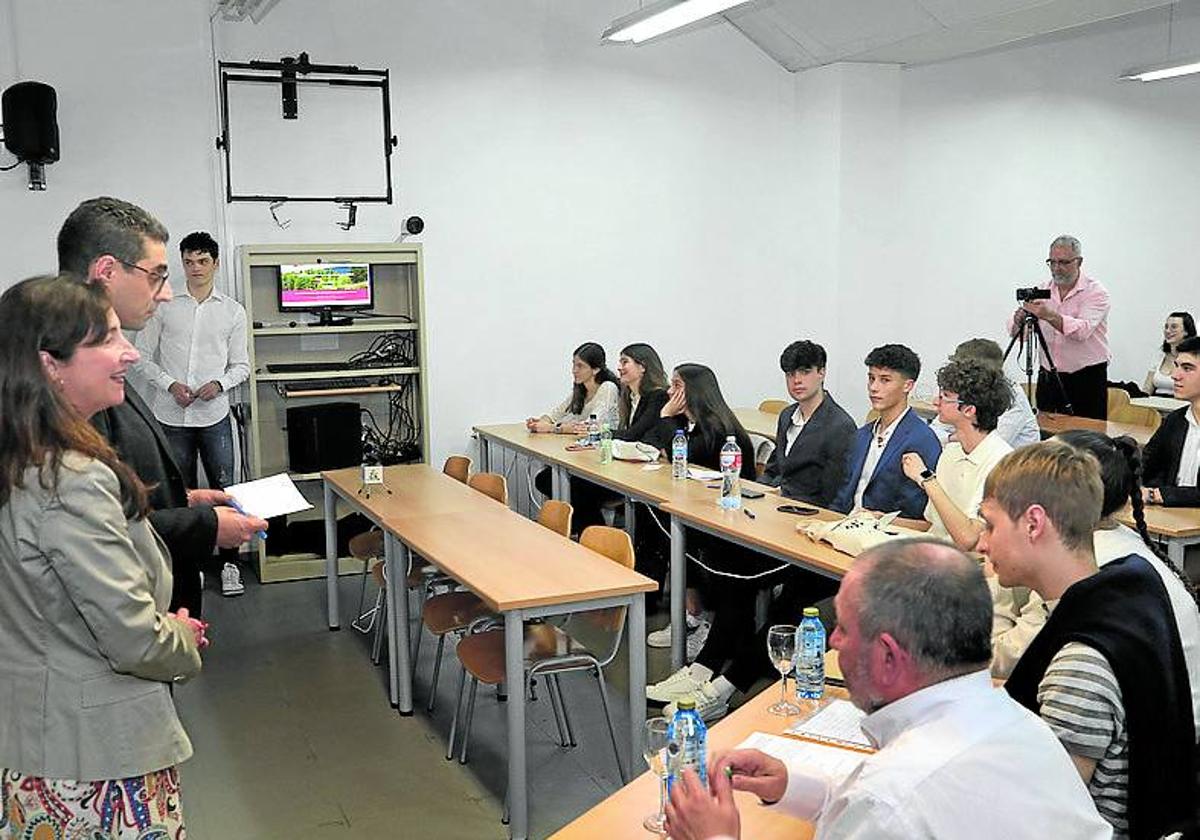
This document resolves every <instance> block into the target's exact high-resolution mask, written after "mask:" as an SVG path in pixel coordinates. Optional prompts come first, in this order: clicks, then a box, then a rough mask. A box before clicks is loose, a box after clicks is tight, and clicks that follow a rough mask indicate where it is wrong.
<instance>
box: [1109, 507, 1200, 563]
mask: <svg viewBox="0 0 1200 840" xmlns="http://www.w3.org/2000/svg"><path fill="white" fill-rule="evenodd" d="M1145 511H1146V530H1147V531H1149V532H1150V534H1151V536H1154V537H1158V538H1159V540H1161V541H1162V542H1164V543H1166V546H1167V558H1168V559H1169V560H1170V561H1171V562H1172V563H1174V564H1175V566H1176V567H1177V568H1179V569H1182V568H1183V559H1184V556H1185V554H1186V553H1187V547H1188V546H1189V545H1196V544H1197V543H1200V508H1169V507H1162V506H1160V505H1146V508H1145ZM1117 520H1118V521H1119V522H1121V523H1122V524H1124V525H1128V526H1129V527H1130V528H1134V529H1135V530H1136V526H1135V525H1134V522H1133V512H1132V511H1131V510H1130V509H1129V508H1128V507H1126V508H1125V509H1124V510H1123V511H1121V512H1120V513H1118V514H1117Z"/></svg>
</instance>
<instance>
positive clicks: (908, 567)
mask: <svg viewBox="0 0 1200 840" xmlns="http://www.w3.org/2000/svg"><path fill="white" fill-rule="evenodd" d="M836 603H837V612H838V625H837V629H836V630H835V631H834V633H833V636H832V638H831V641H832V644H833V647H834V648H835V649H837V651H838V659H839V663H840V665H841V669H842V673H843V675H844V676H845V679H846V688H847V690H848V691H849V692H850V699H851V700H852V701H853V702H854V704H855V705H856V706H858V707H859V708H861V709H862V710H863V711H865V712H867V713H868V714H867V717H866V719H865V720H864V721H863V723H862V730H863V732H864V733H865V734H866V735H867V736H868V737H869V738H870V739H871V741H872V742H873V743H874V744H875V745H876V747H877V748H878V751H877V752H876V753H874V754H873V755H870V756H868V757H867V758H866V759H865V760H864V761H863V763H862V765H861V766H860V767H859V768H858V769H857V770H855V771H854V772H852V773H851V774H850V775H849V776H847V777H846V778H844V779H832V778H828V777H826V776H824V775H820V774H818V773H816V772H814V771H813V770H812V769H811V768H805V767H804V766H800V765H793V766H788V765H785V764H784V763H783V762H782V761H780V760H779V759H777V758H773V757H772V756H769V755H767V754H765V753H762V752H760V751H758V750H734V751H733V752H729V753H725V754H723V755H718V756H716V757H714V759H713V760H712V762H710V768H709V774H708V778H709V786H710V790H703V789H702V788H701V786H700V783H699V780H698V778H697V777H696V775H695V774H694V773H692V771H690V770H688V771H686V772H685V773H684V776H683V778H682V780H681V782H680V783H679V784H676V785H675V786H674V787H673V789H672V791H671V801H670V804H669V805H668V806H667V831H668V833H669V834H670V836H671V837H672V838H673V840H728V839H729V838H736V837H738V836H739V817H738V810H737V805H736V803H735V802H734V801H733V797H732V790H735V789H736V790H746V791H750V792H752V793H755V794H757V795H758V796H759V798H760V799H762V801H763V802H764V803H767V804H772V805H775V804H776V803H778V804H777V807H780V808H782V809H785V810H786V811H788V812H789V813H792V814H794V815H795V816H798V817H801V818H803V819H809V820H815V822H816V835H815V836H816V838H817V840H830V838H868V837H869V838H873V840H877V839H881V840H888V838H897V840H898V838H912V837H924V838H936V839H937V840H951V838H953V840H960V838H963V837H971V838H976V840H983V838H997V840H999V838H1005V840H1014V838H1031V839H1032V838H1043V837H1051V836H1052V837H1055V838H1056V839H1057V840H1085V838H1086V840H1092V838H1097V839H1099V838H1108V837H1110V836H1111V828H1110V827H1109V826H1108V825H1107V824H1106V823H1105V822H1104V820H1102V819H1101V818H1100V816H1099V814H1097V813H1096V809H1095V806H1094V805H1093V804H1092V802H1091V799H1090V797H1089V796H1088V794H1087V791H1086V789H1085V788H1084V786H1083V783H1082V782H1081V781H1080V779H1079V774H1078V773H1077V772H1076V770H1075V768H1074V766H1073V765H1072V764H1071V761H1070V759H1069V758H1068V757H1067V755H1066V754H1065V752H1064V751H1063V749H1062V747H1061V746H1060V745H1059V744H1058V742H1057V741H1056V739H1055V738H1054V735H1053V733H1052V732H1051V731H1050V729H1049V728H1048V727H1047V726H1046V725H1045V724H1044V723H1042V722H1041V721H1040V720H1038V719H1037V717H1036V716H1035V715H1033V714H1032V713H1030V712H1029V711H1027V710H1026V709H1023V708H1021V707H1020V706H1019V705H1018V704H1017V703H1016V702H1014V701H1013V700H1012V699H1011V698H1009V697H1008V696H1007V695H1005V694H1004V693H1003V692H1002V691H1000V690H998V689H996V688H994V687H993V686H992V683H991V678H990V676H989V674H988V669H987V664H988V659H989V657H990V656H991V648H990V638H989V637H990V630H991V598H990V596H989V595H988V591H987V586H986V584H985V583H984V580H983V574H982V573H981V572H980V570H979V566H978V564H977V563H976V562H975V561H973V560H971V559H970V558H968V557H967V556H966V555H964V554H963V553H962V552H960V551H958V550H957V549H955V548H953V547H952V546H949V545H946V544H945V543H939V542H935V541H932V540H911V541H902V542H894V543H887V544H884V545H882V546H879V547H878V548H875V549H872V550H870V551H867V552H864V553H863V554H862V555H861V556H860V557H859V559H858V560H857V561H856V562H855V564H854V566H853V567H852V568H851V569H850V571H849V572H848V573H847V574H846V577H845V578H844V579H843V581H842V586H841V589H840V590H839V591H838V595H837V601H836ZM1029 780H1036V783H1032V784H1031V783H1030V782H1029Z"/></svg>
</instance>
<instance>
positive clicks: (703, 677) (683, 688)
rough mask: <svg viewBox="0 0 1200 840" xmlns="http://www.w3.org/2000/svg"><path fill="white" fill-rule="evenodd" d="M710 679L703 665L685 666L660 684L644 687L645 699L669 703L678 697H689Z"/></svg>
mask: <svg viewBox="0 0 1200 840" xmlns="http://www.w3.org/2000/svg"><path fill="white" fill-rule="evenodd" d="M711 677H712V672H711V671H709V670H708V669H707V668H705V667H704V666H703V665H685V666H684V667H682V668H680V669H679V670H678V671H676V672H675V673H674V674H672V675H671V676H669V677H667V678H666V679H665V680H663V681H662V682H657V683H654V685H648V686H646V699H647V700H653V701H654V702H655V703H670V702H672V701H674V700H678V699H679V698H680V697H691V696H692V695H693V694H695V693H696V691H697V690H699V688H700V686H701V685H703V684H704V683H706V682H708V680H709V678H711Z"/></svg>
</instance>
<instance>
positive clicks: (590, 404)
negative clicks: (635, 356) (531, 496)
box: [525, 341, 618, 529]
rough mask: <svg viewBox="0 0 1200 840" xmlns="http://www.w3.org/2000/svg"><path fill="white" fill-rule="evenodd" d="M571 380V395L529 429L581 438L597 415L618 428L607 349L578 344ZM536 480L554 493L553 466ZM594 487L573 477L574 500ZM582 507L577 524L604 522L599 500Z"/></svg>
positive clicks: (545, 493) (531, 422)
mask: <svg viewBox="0 0 1200 840" xmlns="http://www.w3.org/2000/svg"><path fill="white" fill-rule="evenodd" d="M571 379H572V385H571V393H570V394H569V395H568V396H567V398H566V399H565V400H563V401H562V402H561V403H559V404H558V405H557V406H555V407H554V408H552V409H551V410H550V411H548V412H546V413H545V414H543V415H542V416H541V417H530V418H528V419H527V420H526V421H525V428H527V429H529V431H531V432H545V433H553V434H560V435H574V436H576V437H579V436H581V435H586V434H587V431H588V429H587V423H588V418H589V417H591V416H592V415H593V414H594V415H596V419H597V420H598V421H599V422H600V423H608V424H609V428H612V429H615V428H616V427H617V396H618V392H617V375H616V374H615V373H613V372H612V371H611V370H609V369H608V364H607V362H606V361H605V357H604V348H603V347H601V346H600V345H599V344H597V343H596V342H594V341H587V342H584V343H583V344H581V345H579V346H578V347H576V348H575V352H574V353H573V354H572V355H571ZM533 483H534V486H535V487H536V488H537V489H538V492H540V493H541V494H542V495H543V496H546V497H549V496H550V495H552V488H553V483H554V482H553V479H552V474H551V471H550V468H549V467H547V468H545V469H543V470H542V471H541V472H539V473H538V474H537V476H536V477H535V478H534V482H533ZM594 486H595V485H593V484H592V483H591V482H589V481H583V480H582V479H577V478H572V479H571V498H572V501H574V500H575V494H576V493H577V492H578V493H580V494H582V495H583V496H587V495H588V493H589V489H590V488H592V487H594ZM593 495H594V494H593ZM580 507H581V510H580V511H579V512H577V514H576V515H575V517H574V523H573V524H574V525H575V527H577V528H579V529H582V528H584V527H586V526H587V525H599V524H601V523H602V522H603V520H602V519H599V518H598V517H599V515H600V513H599V510H600V509H599V504H598V502H593V503H591V504H587V503H584V504H582V505H581V506H580ZM587 511H591V512H592V515H593V521H585V520H586V519H587V513H586V512H587ZM580 514H583V515H580Z"/></svg>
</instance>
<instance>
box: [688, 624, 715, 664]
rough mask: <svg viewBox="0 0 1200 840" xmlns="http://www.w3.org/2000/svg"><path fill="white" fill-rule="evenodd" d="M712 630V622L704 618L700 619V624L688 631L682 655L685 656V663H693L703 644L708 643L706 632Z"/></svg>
mask: <svg viewBox="0 0 1200 840" xmlns="http://www.w3.org/2000/svg"><path fill="white" fill-rule="evenodd" d="M709 630H712V622H711V621H709V620H708V619H706V618H702V619H700V622H699V623H698V624H697V625H696V626H695V627H691V628H689V629H688V634H687V638H686V639H685V640H684V643H683V647H684V653H685V655H686V656H687V661H688V662H691V661H693V660H694V659H695V658H696V657H697V656H699V655H700V651H701V650H703V649H704V643H705V642H707V641H708V631H709Z"/></svg>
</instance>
